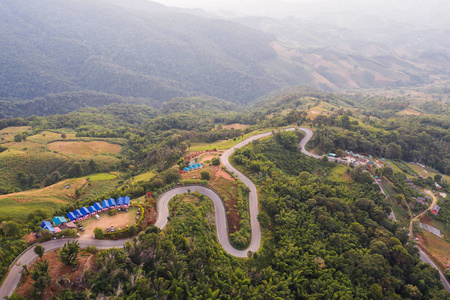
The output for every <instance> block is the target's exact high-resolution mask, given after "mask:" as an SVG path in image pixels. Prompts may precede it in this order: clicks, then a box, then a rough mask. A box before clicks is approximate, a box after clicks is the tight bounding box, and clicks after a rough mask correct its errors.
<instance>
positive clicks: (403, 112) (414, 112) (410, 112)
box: [396, 107, 423, 116]
mask: <svg viewBox="0 0 450 300" xmlns="http://www.w3.org/2000/svg"><path fill="white" fill-rule="evenodd" d="M396 114H397V115H400V116H409V115H411V116H420V115H422V114H423V113H421V112H420V111H417V110H415V109H413V108H410V107H408V108H405V109H404V110H401V111H399V112H398V113H396Z"/></svg>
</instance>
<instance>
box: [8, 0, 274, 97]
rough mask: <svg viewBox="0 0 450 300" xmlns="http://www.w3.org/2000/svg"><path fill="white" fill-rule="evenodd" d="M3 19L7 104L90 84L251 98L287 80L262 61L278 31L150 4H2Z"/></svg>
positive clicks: (132, 92) (105, 89) (116, 91)
mask: <svg viewBox="0 0 450 300" xmlns="http://www.w3.org/2000/svg"><path fill="white" fill-rule="evenodd" d="M0 19H1V20H2V22H0V44H1V45H2V46H1V48H0V65H1V66H2V68H1V70H0V82H2V85H1V88H0V99H3V100H7V101H19V100H31V99H34V98H38V97H45V96H46V95H48V94H50V93H53V94H55V95H57V96H58V97H60V98H64V97H65V95H64V94H63V95H60V93H63V92H74V91H86V90H88V91H95V92H102V93H107V94H111V95H119V96H123V97H137V98H146V99H153V100H156V101H160V102H162V101H167V100H170V99H171V98H174V97H178V96H192V95H208V96H214V97H219V98H222V99H226V100H231V101H234V102H247V101H250V100H253V99H256V98H258V97H260V96H262V95H264V94H265V93H267V92H269V91H271V90H274V89H277V88H279V87H280V86H282V85H283V83H282V82H278V81H277V80H276V79H274V78H273V77H271V76H270V75H268V74H267V73H266V72H265V71H264V70H263V69H262V67H260V66H259V65H260V63H261V62H262V61H265V60H268V59H271V58H273V57H275V56H276V53H275V51H274V50H273V49H272V48H271V47H270V42H271V41H273V40H274V39H275V37H274V36H272V35H270V34H266V33H262V32H258V31H256V30H253V29H250V28H248V27H245V26H243V25H239V24H236V23H232V22H228V21H221V20H214V19H209V18H202V17H197V16H194V15H190V14H185V13H182V12H181V11H180V10H177V9H171V8H167V7H165V6H162V5H158V4H155V3H152V2H150V1H145V2H144V1H133V2H132V3H131V4H130V3H128V5H126V3H125V2H123V1H113V0H111V1H99V0H95V1H83V0H68V1H56V0H45V1H44V0H37V1H26V0H5V1H1V2H0ZM113 102H117V101H113Z"/></svg>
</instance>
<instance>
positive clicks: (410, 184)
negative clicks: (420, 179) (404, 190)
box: [406, 178, 420, 192]
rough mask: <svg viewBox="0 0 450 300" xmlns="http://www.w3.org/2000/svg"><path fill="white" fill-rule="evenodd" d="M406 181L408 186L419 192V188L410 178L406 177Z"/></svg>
mask: <svg viewBox="0 0 450 300" xmlns="http://www.w3.org/2000/svg"><path fill="white" fill-rule="evenodd" d="M406 183H407V184H408V185H409V187H410V188H412V189H413V190H415V191H416V192H419V191H420V190H419V188H418V187H417V186H416V185H415V184H414V183H413V182H412V180H411V179H410V178H406Z"/></svg>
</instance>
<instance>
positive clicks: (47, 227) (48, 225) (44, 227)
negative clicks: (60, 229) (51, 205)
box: [41, 221, 55, 233]
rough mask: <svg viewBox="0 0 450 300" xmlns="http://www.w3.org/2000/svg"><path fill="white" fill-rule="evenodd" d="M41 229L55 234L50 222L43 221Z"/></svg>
mask: <svg viewBox="0 0 450 300" xmlns="http://www.w3.org/2000/svg"><path fill="white" fill-rule="evenodd" d="M41 227H42V229H47V230H48V231H50V232H51V233H55V228H54V227H53V225H52V223H50V221H44V222H42V225H41Z"/></svg>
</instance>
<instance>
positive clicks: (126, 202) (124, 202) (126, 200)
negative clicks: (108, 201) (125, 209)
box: [123, 196, 130, 205]
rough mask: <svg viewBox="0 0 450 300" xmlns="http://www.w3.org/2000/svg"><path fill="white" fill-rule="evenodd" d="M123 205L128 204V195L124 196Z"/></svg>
mask: <svg viewBox="0 0 450 300" xmlns="http://www.w3.org/2000/svg"><path fill="white" fill-rule="evenodd" d="M123 205H130V197H128V196H125V198H124V200H123Z"/></svg>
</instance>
